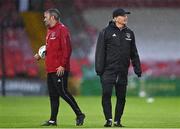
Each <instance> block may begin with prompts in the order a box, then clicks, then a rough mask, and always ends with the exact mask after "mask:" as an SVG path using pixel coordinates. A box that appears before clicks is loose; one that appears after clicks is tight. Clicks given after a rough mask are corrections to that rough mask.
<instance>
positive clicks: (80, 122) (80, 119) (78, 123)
mask: <svg viewBox="0 0 180 129" xmlns="http://www.w3.org/2000/svg"><path fill="white" fill-rule="evenodd" d="M84 119H85V115H84V114H81V115H79V116H77V118H76V126H81V125H83V124H84Z"/></svg>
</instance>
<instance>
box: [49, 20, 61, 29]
mask: <svg viewBox="0 0 180 129" xmlns="http://www.w3.org/2000/svg"><path fill="white" fill-rule="evenodd" d="M59 25H61V23H60V22H57V23H56V24H55V25H54V26H53V27H49V28H48V29H50V30H53V29H54V28H56V27H57V26H59Z"/></svg>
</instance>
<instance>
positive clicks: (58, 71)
mask: <svg viewBox="0 0 180 129" xmlns="http://www.w3.org/2000/svg"><path fill="white" fill-rule="evenodd" d="M56 70H57V72H56V75H58V76H63V75H64V70H65V69H64V67H62V66H59V67H58V68H57V69H56Z"/></svg>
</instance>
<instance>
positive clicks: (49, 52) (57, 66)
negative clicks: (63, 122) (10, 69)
mask: <svg viewBox="0 0 180 129" xmlns="http://www.w3.org/2000/svg"><path fill="white" fill-rule="evenodd" d="M59 17H60V13H59V11H58V10H57V9H48V10H47V11H45V12H44V22H45V25H46V27H47V28H48V31H47V35H46V56H45V64H46V71H47V84H48V91H49V96H50V103H51V117H50V119H49V120H48V121H46V122H45V123H44V124H43V126H50V125H57V124H56V121H57V114H58V109H59V96H61V97H62V98H63V99H64V100H65V101H66V102H67V103H68V104H69V105H70V106H71V108H72V109H73V111H74V112H75V114H76V116H77V118H76V125H77V126H81V125H83V123H84V118H85V115H84V114H83V113H82V112H81V110H80V108H79V106H78V105H77V103H76V101H75V99H74V98H73V96H72V95H71V94H70V93H69V92H68V89H67V81H68V72H69V70H70V56H71V44H70V34H69V31H68V28H67V27H66V26H64V25H63V24H62V23H61V22H59ZM34 57H35V58H36V59H37V60H39V59H40V58H41V57H40V56H39V55H38V54H35V56H34Z"/></svg>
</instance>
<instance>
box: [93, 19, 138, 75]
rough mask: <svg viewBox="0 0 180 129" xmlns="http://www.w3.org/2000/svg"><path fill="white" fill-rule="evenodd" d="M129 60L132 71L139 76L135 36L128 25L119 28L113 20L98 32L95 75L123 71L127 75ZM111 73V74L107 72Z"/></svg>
mask: <svg viewBox="0 0 180 129" xmlns="http://www.w3.org/2000/svg"><path fill="white" fill-rule="evenodd" d="M130 60H131V62H132V64H133V68H134V72H135V73H136V74H137V75H138V76H141V66H140V59H139V55H138V51H137V48H136V44H135V37H134V33H133V31H132V30H130V29H129V28H128V27H124V28H122V29H119V28H118V27H117V26H116V25H115V23H114V22H113V21H110V22H109V25H108V26H107V27H106V28H105V29H103V30H102V31H101V32H100V33H99V37H98V40H97V46H96V54H95V70H96V73H97V75H100V76H101V75H103V73H104V72H108V73H112V74H113V73H116V74H118V73H123V75H125V76H127V74H128V67H129V64H130ZM109 75H111V74H109Z"/></svg>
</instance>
